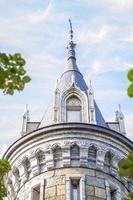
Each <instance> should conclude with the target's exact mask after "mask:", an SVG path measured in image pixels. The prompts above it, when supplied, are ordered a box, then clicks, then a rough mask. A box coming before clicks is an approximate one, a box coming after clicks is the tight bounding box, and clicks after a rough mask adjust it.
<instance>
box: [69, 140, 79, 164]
mask: <svg viewBox="0 0 133 200" xmlns="http://www.w3.org/2000/svg"><path fill="white" fill-rule="evenodd" d="M70 156H71V165H72V166H79V160H80V148H79V146H78V145H77V144H74V145H73V146H71V148H70Z"/></svg>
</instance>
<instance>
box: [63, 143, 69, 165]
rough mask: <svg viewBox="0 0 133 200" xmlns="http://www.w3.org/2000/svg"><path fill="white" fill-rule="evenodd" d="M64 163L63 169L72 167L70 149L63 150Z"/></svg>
mask: <svg viewBox="0 0 133 200" xmlns="http://www.w3.org/2000/svg"><path fill="white" fill-rule="evenodd" d="M62 161H63V167H70V147H69V146H68V147H64V148H63V149H62Z"/></svg>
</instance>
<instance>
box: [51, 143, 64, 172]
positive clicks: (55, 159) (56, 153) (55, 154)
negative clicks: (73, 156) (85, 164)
mask: <svg viewBox="0 0 133 200" xmlns="http://www.w3.org/2000/svg"><path fill="white" fill-rule="evenodd" d="M56 150H58V151H59V150H60V154H59V152H58V151H57V152H56ZM52 153H53V165H54V168H60V167H63V150H62V148H61V146H60V145H55V146H54V147H53V148H52ZM58 154H59V157H58ZM58 162H59V164H58V165H57V163H58Z"/></svg>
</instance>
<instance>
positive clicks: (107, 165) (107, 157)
mask: <svg viewBox="0 0 133 200" xmlns="http://www.w3.org/2000/svg"><path fill="white" fill-rule="evenodd" d="M111 165H112V155H111V153H110V151H108V152H106V154H105V158H104V169H105V170H106V171H107V172H110V167H111Z"/></svg>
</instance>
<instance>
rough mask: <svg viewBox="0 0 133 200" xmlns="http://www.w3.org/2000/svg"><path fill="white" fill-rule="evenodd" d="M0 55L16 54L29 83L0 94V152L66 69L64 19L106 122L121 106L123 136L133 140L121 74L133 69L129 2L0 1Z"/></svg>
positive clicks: (132, 107)
mask: <svg viewBox="0 0 133 200" xmlns="http://www.w3.org/2000/svg"><path fill="white" fill-rule="evenodd" d="M0 8H1V13H0V29H1V30H0V50H1V52H6V53H16V52H19V53H21V54H22V55H23V57H24V58H25V59H26V61H27V64H26V69H27V72H28V74H29V75H30V76H31V78H32V81H31V82H30V83H29V84H28V85H27V87H26V88H25V90H24V91H23V92H21V93H18V92H16V93H15V95H14V96H12V97H11V96H8V95H6V96H4V95H3V94H2V93H0V102H1V103H0V111H1V115H0V122H1V123H0V152H3V151H5V149H6V148H7V147H8V146H9V145H10V144H11V143H12V142H13V141H15V140H16V139H17V138H19V137H20V131H21V123H22V114H23V111H24V107H25V104H28V105H29V109H30V119H31V121H34V120H35V121H40V120H41V118H42V116H43V114H44V112H45V110H46V109H47V106H48V105H49V103H50V101H51V100H52V96H53V90H54V88H55V84H56V80H57V78H59V76H60V75H61V73H62V72H63V71H64V69H65V66H66V57H67V50H66V46H67V43H68V38H69V35H68V33H69V25H68V18H71V19H72V21H73V29H74V40H75V42H76V43H77V47H76V57H77V63H78V66H79V68H80V70H81V72H82V73H83V75H84V78H85V80H86V81H87V82H89V80H90V79H91V80H92V83H93V87H94V92H95V99H96V102H97V104H98V106H99V108H100V110H101V112H102V114H103V116H104V118H105V120H106V121H110V120H114V119H115V111H116V110H117V108H118V104H121V106H122V110H123V113H124V114H125V121H126V130H127V136H128V137H130V139H132V137H133V125H132V124H133V112H132V111H133V99H131V98H129V97H128V96H127V94H126V90H127V87H128V85H129V82H128V80H127V77H126V74H127V71H128V69H130V68H132V67H133V56H132V55H133V14H132V13H133V1H132V0H118V1H116V0H73V1H71V0H62V1H60V0H51V1H50V0H49V1H48V0H45V1H44V0H28V1H27V0H19V1H18V0H12V1H11V0H4V1H3V0H0Z"/></svg>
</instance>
